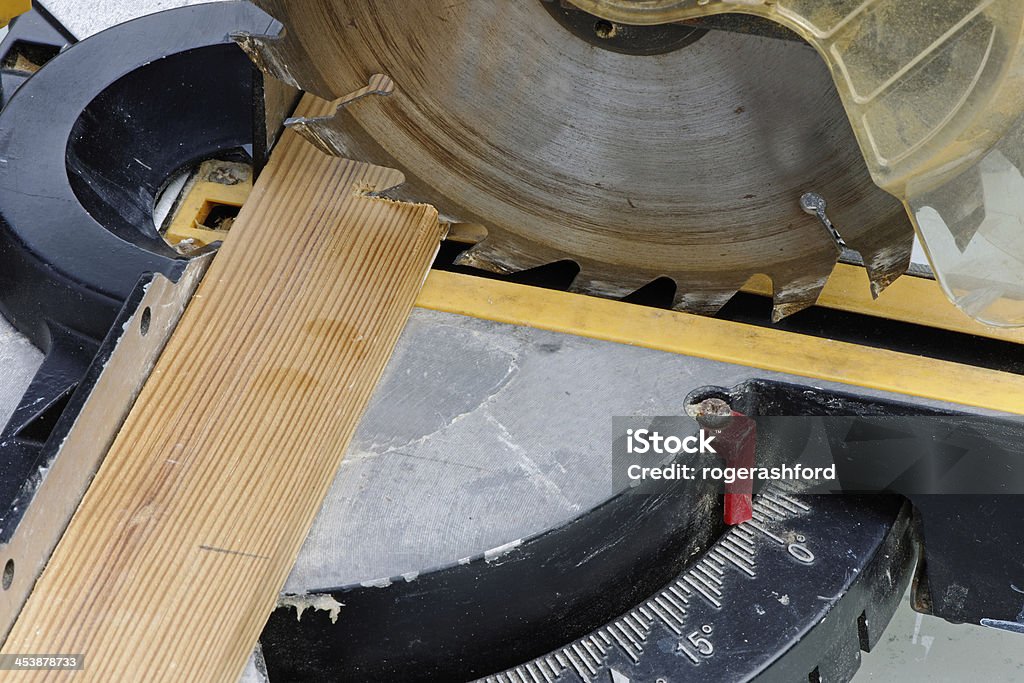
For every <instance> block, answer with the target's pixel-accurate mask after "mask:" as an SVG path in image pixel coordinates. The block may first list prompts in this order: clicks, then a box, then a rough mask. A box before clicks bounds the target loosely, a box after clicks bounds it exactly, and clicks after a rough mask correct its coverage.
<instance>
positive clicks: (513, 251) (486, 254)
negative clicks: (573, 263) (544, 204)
mask: <svg viewBox="0 0 1024 683" xmlns="http://www.w3.org/2000/svg"><path fill="white" fill-rule="evenodd" d="M564 260H567V259H566V257H565V255H564V254H561V253H558V252H555V251H547V252H544V253H535V252H534V251H530V250H529V249H528V248H524V245H521V244H518V243H517V241H516V240H515V239H509V238H508V237H507V236H505V235H495V234H489V235H488V236H487V237H485V238H484V239H483V240H482V241H480V242H477V243H476V244H474V245H473V246H472V247H470V248H469V249H467V250H466V251H464V252H462V253H461V254H459V256H458V257H457V258H456V259H455V265H457V266H468V267H470V268H479V269H480V270H486V271H488V272H491V273H502V274H509V273H518V272H520V271H523V270H529V269H530V268H537V267H538V266H544V265H547V264H549V263H554V262H555V261H564Z"/></svg>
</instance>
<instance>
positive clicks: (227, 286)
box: [3, 99, 441, 683]
mask: <svg viewBox="0 0 1024 683" xmlns="http://www.w3.org/2000/svg"><path fill="white" fill-rule="evenodd" d="M330 109H331V107H330V105H328V104H327V103H324V102H320V101H316V100H312V99H307V100H305V101H304V102H303V103H302V105H301V106H300V112H299V113H300V114H303V115H306V116H317V115H322V114H325V113H327V112H328V111H330ZM398 180H400V174H397V173H396V172H394V171H390V170H387V169H381V168H377V167H371V166H368V165H365V164H357V163H354V162H349V161H345V160H340V159H335V158H330V157H327V156H325V155H323V154H321V153H320V152H318V151H317V150H315V149H314V148H313V147H312V146H311V145H309V144H307V143H305V142H304V141H302V140H301V139H299V138H298V136H296V135H295V134H293V133H286V135H285V138H284V139H282V141H281V143H280V145H279V147H278V149H277V150H276V151H275V153H274V156H273V157H272V159H271V162H270V164H269V166H268V167H267V168H266V170H265V171H264V173H263V175H262V176H261V177H260V180H259V182H258V183H257V186H256V188H255V189H254V191H253V194H252V196H251V197H250V199H249V201H248V202H247V203H246V205H245V207H244V208H243V209H242V212H241V214H240V216H239V218H238V220H237V221H236V223H235V225H234V227H233V228H232V230H231V232H230V234H229V236H228V238H227V240H226V241H225V244H224V246H223V248H222V249H221V251H220V253H219V255H218V256H217V258H216V260H215V261H214V264H213V266H212V267H211V269H210V271H209V273H208V274H207V276H206V278H205V280H204V281H203V283H202V285H201V286H200V289H199V291H198V292H197V294H196V297H195V299H194V300H193V301H192V303H191V304H190V306H189V308H188V310H187V311H186V313H185V316H184V317H183V319H182V321H181V323H180V324H179V327H178V329H177V331H176V332H175V333H174V335H173V336H172V338H171V341H170V342H169V344H168V346H167V348H166V350H165V351H164V354H163V355H162V356H161V358H160V360H159V362H158V364H157V366H156V368H155V370H154V371H153V374H152V376H151V377H150V379H149V381H148V382H147V384H146V386H145V387H144V389H143V391H142V393H141V395H140V397H139V399H138V401H137V403H136V405H135V407H134V408H133V410H132V412H131V414H130V415H129V417H128V420H127V422H126V423H125V425H124V427H123V428H122V430H121V432H120V434H119V436H118V438H117V440H116V441H115V443H114V445H113V447H112V448H111V450H110V452H109V454H108V455H107V458H106V460H105V461H104V463H103V465H102V466H101V468H100V470H99V472H98V473H97V475H96V478H95V480H94V481H93V483H92V485H91V486H90V488H89V490H88V492H87V494H86V496H85V498H84V500H83V501H82V504H81V506H80V507H79V509H78V512H77V513H76V514H75V517H74V519H73V520H72V522H71V524H70V526H69V528H68V530H67V533H66V534H65V536H64V538H63V539H62V540H61V542H60V544H59V546H58V547H57V549H56V551H55V552H54V554H53V557H52V559H51V560H50V563H49V565H48V566H47V568H46V570H45V571H44V573H43V575H42V577H41V578H40V579H39V581H38V583H37V584H36V587H35V589H34V591H33V593H32V595H31V597H30V598H29V601H28V603H27V605H26V606H25V608H24V610H23V611H22V613H21V615H20V617H19V619H18V621H17V623H16V624H15V627H14V629H13V630H12V632H11V634H10V636H9V637H8V639H7V641H6V643H5V644H4V647H3V652H4V653H83V654H84V655H85V671H83V672H75V673H68V672H65V673H53V672H50V673H46V672H32V673H24V674H18V675H17V676H11V677H12V678H16V679H17V680H33V681H35V680H58V679H62V677H69V676H74V679H75V680H76V681H79V680H88V681H104V682H106V681H232V683H233V681H235V680H237V678H238V675H239V673H240V672H241V670H242V668H243V666H244V663H245V661H246V658H247V657H248V655H249V653H250V651H251V649H252V647H253V645H254V643H255V642H256V639H257V637H258V635H259V633H260V630H261V628H262V627H263V624H264V622H265V620H266V618H267V616H268V615H269V614H270V611H271V609H272V608H273V606H274V604H275V602H276V598H277V595H278V591H279V590H280V588H281V586H282V585H283V583H284V580H285V578H286V576H287V574H288V572H289V570H290V568H291V566H292V563H293V561H294V558H295V556H296V554H297V553H298V550H299V547H300V545H301V543H302V541H303V539H304V538H305V536H306V533H307V531H308V528H309V525H310V524H311V522H312V520H313V517H314V515H315V514H316V512H317V509H318V508H319V505H320V502H321V500H322V498H323V496H324V494H325V493H326V490H327V487H328V486H329V484H330V482H331V479H332V477H333V476H334V474H335V472H336V470H337V467H338V465H339V463H340V461H341V459H342V457H343V455H344V453H345V450H346V447H347V445H348V442H349V440H350V438H351V436H352V433H353V431H354V429H355V426H356V423H357V422H358V420H359V418H360V416H361V414H362V412H363V409H364V407H365V405H366V403H367V401H368V400H369V398H370V395H371V392H372V391H373V388H374V385H375V384H376V382H377V380H378V377H379V375H380V373H381V371H382V370H383V368H384V366H385V364H386V362H387V360H388V358H389V356H390V354H391V352H392V350H393V347H394V344H395V342H396V341H397V339H398V336H399V333H400V332H401V330H402V328H403V326H404V324H405V321H406V318H407V316H408V314H409V312H410V310H411V307H412V305H413V301H414V300H415V298H416V294H417V292H418V291H419V290H420V287H421V285H422V283H423V280H424V278H425V276H426V273H427V270H428V268H429V265H430V262H431V259H432V257H433V256H434V254H435V253H436V250H437V248H438V244H439V240H440V236H441V227H440V226H439V225H438V223H437V214H436V212H435V211H434V209H433V208H431V207H428V206H418V205H410V204H398V203H394V202H389V201H386V200H378V199H371V198H367V197H365V196H363V195H362V194H361V191H363V190H366V189H368V188H378V189H383V188H384V187H386V186H390V185H393V184H395V182H396V181H398ZM152 314H153V316H154V317H155V316H158V315H160V311H153V312H152ZM136 332H138V331H136ZM5 673H9V672H5ZM5 680H6V679H5Z"/></svg>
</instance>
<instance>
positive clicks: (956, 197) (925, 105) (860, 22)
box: [573, 0, 1024, 326]
mask: <svg viewBox="0 0 1024 683" xmlns="http://www.w3.org/2000/svg"><path fill="white" fill-rule="evenodd" d="M573 3H574V4H576V5H578V6H579V7H580V8H582V9H584V10H586V11H588V12H591V13H592V14H595V15H598V16H601V17H603V18H605V19H608V20H610V21H617V22H621V23H624V24H660V23H668V22H674V21H682V20H686V19H694V18H698V17H701V16H705V15H710V14H724V13H730V12H732V13H742V14H752V15H756V16H761V17H764V18H767V19H771V20H773V21H776V22H778V23H780V24H782V25H784V26H787V27H788V28H790V29H792V30H793V31H795V32H796V33H798V34H799V35H800V36H802V37H803V38H804V39H805V40H807V41H808V42H809V43H810V44H811V45H813V46H814V47H815V48H816V49H817V50H818V52H819V53H820V54H821V56H822V57H823V58H824V59H825V61H826V62H827V64H828V66H829V69H830V70H831V71H832V76H833V78H834V80H835V83H836V87H837V89H838V90H839V94H840V96H841V97H842V100H843V104H844V106H845V107H846V112H847V114H848V115H849V117H850V122H851V123H852V124H853V129H854V132H855V133H856V135H857V139H858V141H859V144H860V147H861V151H862V152H863V154H864V158H865V160H866V161H867V165H868V168H869V169H870V171H871V174H872V176H873V178H874V180H875V182H876V183H877V184H878V186H879V187H881V188H883V189H884V190H886V191H888V192H890V193H891V194H893V195H894V196H896V197H897V198H899V199H900V200H902V201H903V203H904V204H905V205H906V207H907V210H908V212H909V213H910V216H911V219H912V220H913V222H914V225H915V226H916V228H917V232H918V235H919V237H920V238H921V241H922V242H923V244H924V247H925V250H926V251H927V253H928V257H929V259H930V260H931V264H932V268H933V269H934V271H935V273H936V276H937V278H938V280H939V282H940V283H941V285H942V287H943V289H944V290H945V292H946V294H947V295H948V296H949V297H950V299H951V300H953V302H954V303H956V304H957V306H959V307H960V308H962V309H963V310H964V311H965V312H966V313H967V314H968V315H971V316H972V317H974V318H976V319H978V320H980V321H982V322H986V323H988V324H992V325H1008V326H1017V325H1024V0H573ZM785 76H786V75H785V74H780V78H785Z"/></svg>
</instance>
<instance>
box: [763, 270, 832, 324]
mask: <svg viewBox="0 0 1024 683" xmlns="http://www.w3.org/2000/svg"><path fill="white" fill-rule="evenodd" d="M834 266H835V264H834V263H833V264H831V265H829V266H828V267H827V268H825V267H818V268H816V269H815V270H816V271H817V272H814V271H812V272H811V273H810V274H808V275H802V276H799V277H797V278H793V279H789V280H787V279H785V278H780V277H772V278H771V279H772V288H773V290H774V292H773V295H772V322H773V323H777V322H780V321H781V320H782V319H783V318H786V317H789V316H791V315H793V314H794V313H799V312H800V311H802V310H804V309H805V308H810V307H811V306H813V305H814V304H815V303H817V301H818V297H819V296H821V290H823V289H824V288H825V283H826V282H828V278H829V276H830V275H831V274H832V269H833V267H834ZM769 277H771V276H769ZM779 282H783V283H784V284H783V285H781V286H780V285H779V284H778V283H779Z"/></svg>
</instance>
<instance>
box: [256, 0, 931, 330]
mask: <svg viewBox="0 0 1024 683" xmlns="http://www.w3.org/2000/svg"><path fill="white" fill-rule="evenodd" d="M257 4H258V5H260V6H261V7H262V8H263V9H265V10H266V11H268V12H269V13H270V14H271V15H273V16H275V17H276V18H278V19H279V20H280V21H281V22H282V23H283V24H284V26H285V27H286V32H285V34H284V35H283V36H282V37H280V38H265V37H264V38H260V37H249V38H248V39H246V40H243V41H242V45H243V47H246V49H247V50H248V51H249V52H250V54H252V55H253V56H254V58H255V59H256V61H257V62H258V63H260V64H261V65H263V66H264V67H265V68H266V69H267V70H269V71H270V72H272V73H274V74H276V75H278V76H282V77H285V78H286V79H289V80H292V81H293V82H294V83H297V84H298V85H300V86H302V87H303V88H304V89H306V90H309V91H311V92H314V93H315V94H317V95H320V96H321V97H325V98H336V97H341V96H343V95H345V94H346V93H352V92H353V91H357V89H359V88H361V87H363V86H365V85H366V83H367V81H368V79H369V78H370V77H371V76H372V75H374V74H386V75H387V76H389V77H390V78H391V79H393V82H394V87H393V89H390V86H389V87H388V88H378V89H377V90H374V89H373V88H371V89H370V90H369V91H368V90H367V89H366V88H365V87H364V88H363V91H361V92H359V95H360V96H359V97H354V98H349V99H347V100H345V101H343V102H342V103H341V105H340V106H339V109H338V113H337V114H336V115H335V116H334V117H332V118H330V119H326V120H316V121H303V122H300V125H299V127H300V130H301V132H304V133H305V134H306V135H307V136H308V137H310V138H311V139H313V140H314V141H316V142H318V143H319V144H320V145H321V146H323V147H324V148H326V149H328V150H330V151H332V152H334V153H338V154H342V155H345V156H349V157H353V158H357V159H360V160H364V161H369V162H372V163H377V164H382V165H387V166H392V167H395V168H398V169H399V170H401V171H402V172H403V173H404V174H405V176H406V183H405V184H404V185H403V186H402V187H401V188H399V189H398V190H396V191H394V193H393V195H394V196H395V197H396V198H400V199H407V200H419V201H426V202H430V203H432V204H434V205H435V206H437V207H438V209H439V210H440V211H441V213H442V214H443V215H444V216H446V217H447V218H448V219H450V220H451V221H452V222H467V223H479V224H483V225H485V226H486V227H487V229H488V236H487V238H486V239H485V240H484V241H483V242H481V243H479V244H477V245H476V246H475V247H473V248H472V249H470V250H469V251H468V252H467V253H466V254H465V255H464V256H463V257H462V262H463V263H464V264H467V265H473V266H477V267H480V268H485V269H488V270H493V271H498V272H514V271H518V270H522V269H526V268H530V267H534V266H538V265H542V264H545V263H550V262H552V261H558V260H563V259H571V260H573V261H575V262H577V263H578V264H579V266H580V269H581V270H580V274H579V276H578V277H577V279H576V281H575V284H574V289H576V290H578V291H584V292H588V293H594V294H599V295H605V296H623V295H626V294H629V293H630V292H632V291H634V290H635V289H637V288H639V287H641V286H643V285H644V284H646V283H648V282H650V281H651V280H654V279H656V278H659V277H668V278H671V279H672V280H674V281H675V283H676V285H677V293H676V299H675V303H676V307H677V308H682V309H686V310H694V311H701V312H712V311H714V310H716V309H717V308H718V307H719V306H720V305H722V304H723V303H724V302H725V301H727V300H728V298H729V297H730V296H731V295H732V294H733V293H735V291H736V290H737V289H739V288H740V287H742V286H743V284H744V283H745V282H746V281H747V280H748V279H749V278H750V277H751V276H753V275H756V274H764V275H767V276H769V277H770V278H771V279H772V281H773V283H774V290H775V306H776V308H775V313H776V317H777V318H778V317H782V316H783V315H786V314H789V313H792V312H795V311H797V310H800V309H801V308H804V307H806V306H808V305H810V304H812V303H813V302H814V301H815V300H816V298H817V295H818V293H819V291H820V289H821V287H822V286H823V285H824V282H825V280H826V279H827V277H828V275H829V273H830V272H831V269H832V267H833V266H834V264H835V261H836V259H837V256H838V249H837V244H836V240H835V239H834V237H833V236H832V235H830V233H829V232H828V231H827V230H825V229H824V228H823V226H822V225H821V223H820V222H819V221H818V220H817V219H816V218H815V217H813V216H809V215H807V214H806V213H805V212H804V211H803V210H802V208H801V206H800V197H801V196H802V195H803V194H804V193H805V192H808V191H813V192H816V193H817V194H819V195H821V196H822V197H824V198H825V199H826V200H827V201H828V204H829V217H830V218H831V219H832V222H833V223H834V224H835V226H836V227H837V228H838V230H839V231H840V232H841V234H842V237H843V239H844V240H845V242H846V244H847V245H848V246H849V247H850V248H852V249H856V250H859V251H860V252H861V254H862V256H863V258H864V260H865V263H866V265H867V266H868V269H869V272H870V274H871V275H872V280H873V282H874V284H875V290H876V293H877V292H878V291H881V289H882V288H884V286H885V285H887V284H888V282H890V281H891V280H892V279H895V277H897V276H898V275H899V274H901V273H902V272H903V271H904V270H905V268H906V266H907V263H908V262H909V254H910V247H911V243H912V239H913V237H912V236H913V232H912V228H911V226H910V224H909V222H908V220H907V218H906V214H905V212H904V211H903V208H902V206H901V205H900V204H899V202H897V201H896V200H895V199H893V198H892V197H890V196H889V195H887V194H886V193H884V192H883V191H881V190H879V189H878V188H877V187H876V186H875V185H874V183H873V182H872V180H871V178H870V176H869V174H868V172H867V169H866V167H865V165H864V162H863V160H862V157H861V155H860V152H859V149H858V147H857V144H856V142H855V139H854V136H853V133H852V131H851V129H850V125H849V123H848V121H847V118H846V114H845V112H844V110H843V108H842V105H841V103H840V101H839V97H838V95H837V94H836V92H835V90H834V87H833V85H832V82H831V79H830V77H829V74H828V72H827V70H826V68H825V66H824V65H823V64H822V63H821V60H820V58H819V57H818V56H817V55H816V54H815V52H814V51H813V50H812V49H811V48H810V47H808V46H806V45H803V44H801V43H799V42H793V41H782V40H773V39H770V38H763V37H758V36H749V35H740V34H733V33H728V32H721V31H710V32H708V33H707V34H706V35H705V36H703V37H702V38H701V39H700V40H697V41H696V42H694V43H692V44H690V45H688V46H687V47H685V48H684V49H681V50H678V51H675V52H671V53H668V54H659V55H650V56H632V55H626V54H619V53H616V52H611V51H607V50H603V49H600V48H599V47H595V46H593V45H591V44H589V43H588V42H586V41H583V40H580V39H579V38H577V37H576V36H574V35H572V34H571V33H569V32H568V31H567V30H566V29H565V28H563V27H562V26H561V25H559V23H558V22H556V21H554V20H553V19H552V18H551V17H550V16H549V14H548V12H547V11H546V9H545V8H544V6H543V5H542V3H541V2H539V1H531V2H521V1H519V2H517V1H515V0H502V1H499V2H490V3H439V2H434V1H431V2H422V3H415V4H410V3H371V2H366V1H365V0H309V1H307V2H302V3H292V2H284V1H283V0H257ZM368 92H379V93H382V94H386V95H387V96H380V97H364V96H362V95H365V94H367V93H368Z"/></svg>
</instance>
